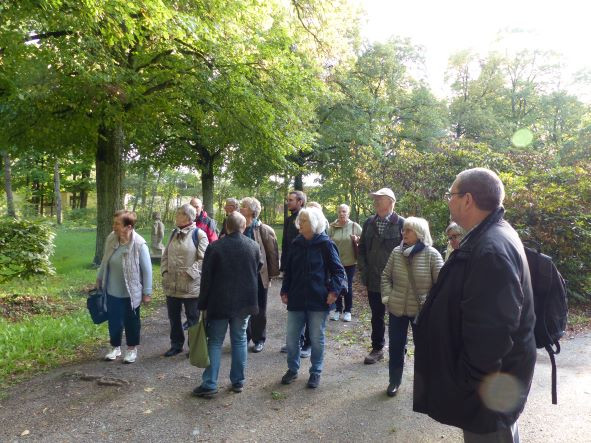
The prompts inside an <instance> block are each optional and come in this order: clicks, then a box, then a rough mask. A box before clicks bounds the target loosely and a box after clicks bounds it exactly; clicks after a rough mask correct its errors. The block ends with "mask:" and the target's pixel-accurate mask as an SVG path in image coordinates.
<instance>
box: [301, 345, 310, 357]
mask: <svg viewBox="0 0 591 443" xmlns="http://www.w3.org/2000/svg"><path fill="white" fill-rule="evenodd" d="M310 354H312V349H311V348H310V346H302V349H300V358H308V357H310Z"/></svg>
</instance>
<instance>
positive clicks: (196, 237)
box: [191, 226, 199, 249]
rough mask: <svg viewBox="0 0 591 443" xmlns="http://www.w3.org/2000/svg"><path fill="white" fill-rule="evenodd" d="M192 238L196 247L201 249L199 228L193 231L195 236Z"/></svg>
mask: <svg viewBox="0 0 591 443" xmlns="http://www.w3.org/2000/svg"><path fill="white" fill-rule="evenodd" d="M191 237H192V238H193V244H194V245H195V248H197V249H199V228H198V227H197V226H195V229H193V234H192V236H191Z"/></svg>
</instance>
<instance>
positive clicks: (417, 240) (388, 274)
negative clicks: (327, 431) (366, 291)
mask: <svg viewBox="0 0 591 443" xmlns="http://www.w3.org/2000/svg"><path fill="white" fill-rule="evenodd" d="M432 244H433V240H432V239H431V234H430V233H429V223H428V222H427V220H425V219H423V218H418V217H408V218H407V219H406V220H405V221H404V225H403V228H402V244H401V245H399V246H396V248H394V250H393V251H392V254H391V255H390V258H389V259H388V262H387V263H386V267H385V268H384V271H383V272H382V283H381V286H382V302H383V303H384V304H385V305H386V307H387V309H388V311H389V313H390V323H389V327H388V330H389V339H390V363H389V372H390V383H389V384H388V389H387V390H386V393H387V394H388V396H390V397H394V396H395V395H396V393H397V392H398V387H399V386H400V382H401V381H402V370H403V368H404V354H405V351H406V340H407V333H408V325H409V323H410V325H411V327H412V330H413V335H414V328H415V325H414V319H415V318H416V316H417V314H418V313H419V310H420V309H421V306H422V305H423V303H424V302H425V299H426V298H427V294H428V293H429V290H430V289H431V286H433V285H434V284H435V282H436V281H437V276H438V275H439V270H440V269H441V267H442V266H443V259H442V258H441V254H439V252H438V251H437V250H436V249H435V248H433V247H432V246H431V245H432Z"/></svg>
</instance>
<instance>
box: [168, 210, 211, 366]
mask: <svg viewBox="0 0 591 443" xmlns="http://www.w3.org/2000/svg"><path fill="white" fill-rule="evenodd" d="M195 216H196V212H195V208H193V206H191V205H189V204H185V205H183V206H181V207H180V208H178V209H177V211H176V228H175V230H174V231H173V232H172V235H171V237H170V240H169V241H168V245H167V246H166V248H165V249H164V253H163V254H162V262H161V265H160V271H161V273H162V290H163V291H164V295H166V308H167V309H168V319H169V321H170V349H169V350H168V351H166V352H165V354H164V356H165V357H172V356H173V355H176V354H179V353H180V352H182V351H183V345H184V343H185V333H184V332H183V325H182V322H181V310H182V309H183V306H184V307H185V315H186V316H187V324H188V325H189V326H191V325H193V324H195V323H197V320H198V319H199V311H198V309H197V299H198V297H199V284H200V282H201V269H200V265H201V261H202V260H203V257H204V254H205V248H207V245H208V241H207V235H206V233H205V232H204V231H203V230H202V229H198V228H197V227H195V223H194V222H193V220H195Z"/></svg>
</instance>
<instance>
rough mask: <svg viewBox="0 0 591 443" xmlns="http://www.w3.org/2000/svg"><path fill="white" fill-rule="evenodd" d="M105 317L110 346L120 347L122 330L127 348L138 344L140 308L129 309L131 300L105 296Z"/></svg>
mask: <svg viewBox="0 0 591 443" xmlns="http://www.w3.org/2000/svg"><path fill="white" fill-rule="evenodd" d="M107 315H108V317H109V318H108V321H109V337H110V339H111V340H110V341H111V346H115V347H116V346H121V339H122V337H123V329H125V342H126V343H127V346H137V345H139V344H140V328H141V326H142V324H141V321H140V307H139V306H138V307H137V308H135V309H131V300H130V299H129V297H127V298H119V297H113V296H112V295H109V294H107Z"/></svg>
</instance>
